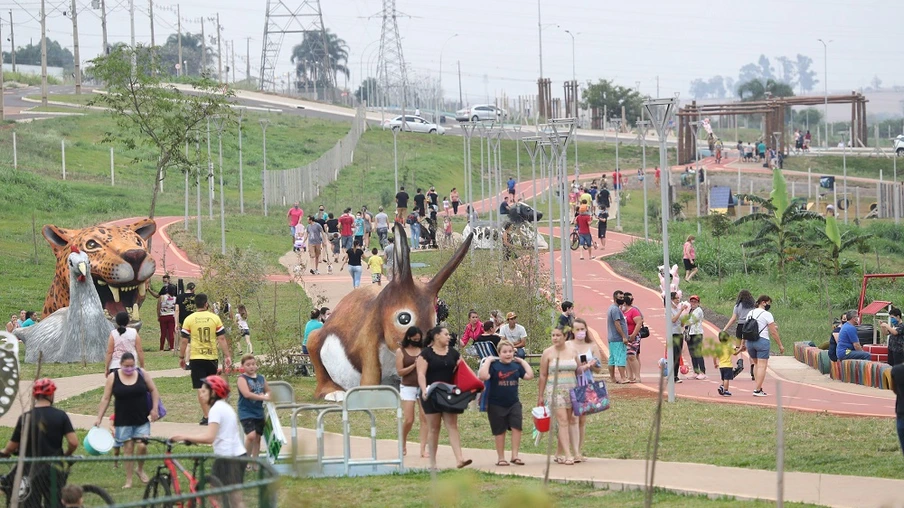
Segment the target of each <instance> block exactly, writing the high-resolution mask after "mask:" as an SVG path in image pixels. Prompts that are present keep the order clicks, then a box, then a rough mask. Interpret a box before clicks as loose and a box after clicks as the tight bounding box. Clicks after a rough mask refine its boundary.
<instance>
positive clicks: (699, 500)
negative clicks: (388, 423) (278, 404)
mask: <svg viewBox="0 0 904 508" xmlns="http://www.w3.org/2000/svg"><path fill="white" fill-rule="evenodd" d="M362 492H366V493H367V494H365V495H364V496H363V497H362V494H361V493H362ZM302 493H303V495H304V497H305V499H306V501H305V503H306V504H303V505H302V506H310V507H315V506H337V505H338V506H345V505H355V506H396V507H417V506H424V507H427V506H441V507H447V506H448V507H452V506H456V507H488V506H499V507H507V508H516V507H528V506H529V507H538V508H539V507H544V508H545V507H553V506H587V507H590V506H600V505H601V504H608V505H610V506H623V507H640V506H643V505H644V495H645V493H644V492H642V491H613V490H604V489H599V488H596V487H594V486H593V485H591V484H589V483H580V482H570V483H559V482H550V483H549V486H548V487H547V489H546V490H545V491H544V490H543V489H542V482H541V481H540V480H539V479H534V478H519V477H516V476H504V475H494V474H489V473H479V472H473V471H447V472H443V473H440V474H438V475H437V482H436V484H433V483H432V480H431V478H430V475H429V474H427V473H408V474H405V475H398V476H391V477H379V476H376V477H367V476H365V477H360V478H328V479H292V478H284V479H283V480H282V483H281V485H280V499H281V500H283V501H284V502H288V500H294V499H298V498H297V497H295V496H296V495H299V494H302ZM428 493H429V494H428ZM653 502H654V503H655V504H657V505H660V506H670V507H677V508H696V507H701V508H703V507H713V508H716V507H723V506H724V507H735V506H738V507H744V508H746V507H750V508H755V507H761V506H762V507H766V506H772V505H774V503H767V502H764V501H737V500H734V499H708V498H706V497H702V496H684V495H679V494H673V493H670V492H666V491H661V490H657V491H656V492H654V494H653ZM786 506H795V507H803V506H814V505H805V504H800V503H786Z"/></svg>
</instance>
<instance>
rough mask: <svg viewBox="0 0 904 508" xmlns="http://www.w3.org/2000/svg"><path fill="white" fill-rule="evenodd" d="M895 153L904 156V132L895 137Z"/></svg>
mask: <svg viewBox="0 0 904 508" xmlns="http://www.w3.org/2000/svg"><path fill="white" fill-rule="evenodd" d="M895 155H897V156H898V157H904V134H899V135H898V137H896V138H895Z"/></svg>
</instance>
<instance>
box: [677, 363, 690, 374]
mask: <svg viewBox="0 0 904 508" xmlns="http://www.w3.org/2000/svg"><path fill="white" fill-rule="evenodd" d="M678 371H679V372H681V374H683V375H687V373H688V372H689V371H690V369H688V368H687V365H682V366H681V368H679V369H678Z"/></svg>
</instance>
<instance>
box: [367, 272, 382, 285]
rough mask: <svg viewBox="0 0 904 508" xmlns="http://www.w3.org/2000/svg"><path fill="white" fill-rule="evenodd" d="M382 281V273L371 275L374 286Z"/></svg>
mask: <svg viewBox="0 0 904 508" xmlns="http://www.w3.org/2000/svg"><path fill="white" fill-rule="evenodd" d="M382 279H383V274H381V273H372V274H370V281H371V282H373V283H374V284H376V283H377V282H380V281H381V280H382Z"/></svg>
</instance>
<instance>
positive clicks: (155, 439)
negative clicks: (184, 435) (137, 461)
mask: <svg viewBox="0 0 904 508" xmlns="http://www.w3.org/2000/svg"><path fill="white" fill-rule="evenodd" d="M135 440H136V441H141V442H142V443H144V444H148V443H149V442H151V441H153V442H155V443H160V444H162V445H164V446H166V447H167V448H172V447H173V445H175V444H176V442H175V441H173V440H172V439H163V438H159V437H141V438H136V439H135ZM181 444H184V445H187V446H192V445H193V444H194V443H192V442H191V441H183V442H182V443H181Z"/></svg>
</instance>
